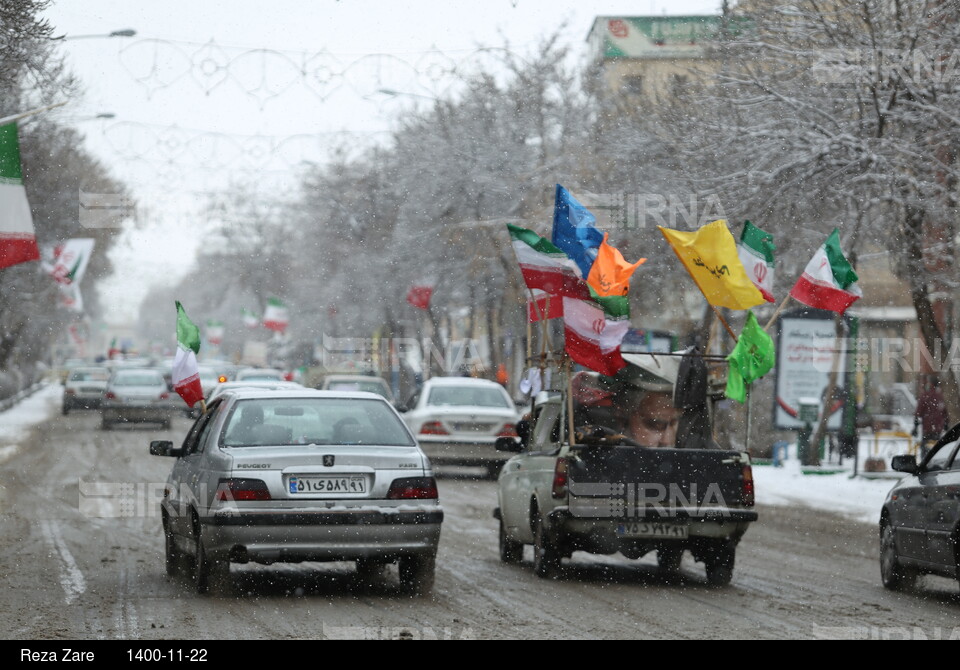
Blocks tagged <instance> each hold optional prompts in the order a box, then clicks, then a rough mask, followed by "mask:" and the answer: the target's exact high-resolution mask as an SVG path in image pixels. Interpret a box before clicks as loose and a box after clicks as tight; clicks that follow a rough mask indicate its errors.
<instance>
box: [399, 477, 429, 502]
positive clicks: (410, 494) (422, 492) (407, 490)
mask: <svg viewBox="0 0 960 670" xmlns="http://www.w3.org/2000/svg"><path fill="white" fill-rule="evenodd" d="M438 497H439V495H438V493H437V482H436V480H435V479H434V478H433V477H406V478H404V479H394V480H393V483H392V484H390V490H389V491H388V492H387V499H388V500H425V499H426V500H436V499H437V498H438Z"/></svg>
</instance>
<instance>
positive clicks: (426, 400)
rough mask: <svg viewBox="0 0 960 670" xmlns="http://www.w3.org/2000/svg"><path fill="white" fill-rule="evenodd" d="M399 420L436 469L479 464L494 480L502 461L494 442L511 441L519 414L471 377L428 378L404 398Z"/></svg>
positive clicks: (502, 393)
mask: <svg viewBox="0 0 960 670" xmlns="http://www.w3.org/2000/svg"><path fill="white" fill-rule="evenodd" d="M404 409H405V410H406V412H405V413H404V415H403V420H404V421H406V423H407V426H409V428H410V430H411V431H413V433H414V434H415V435H416V436H417V440H419V442H420V446H421V447H422V448H423V450H424V452H425V453H426V454H427V456H429V457H430V461H431V462H432V463H434V464H436V465H466V466H482V467H485V468H486V469H487V472H488V474H489V476H491V477H496V475H497V474H499V472H500V468H501V466H502V465H503V463H504V462H505V461H506V460H507V458H506V456H505V455H504V454H503V452H498V451H497V450H496V448H495V447H494V443H495V442H496V441H497V438H498V437H516V436H517V431H516V424H517V421H519V420H520V413H519V412H518V411H517V407H516V405H515V404H514V402H513V399H512V398H511V397H510V394H509V393H507V390H506V389H505V388H503V387H502V386H501V385H500V384H497V383H496V382H493V381H490V380H487V379H475V378H473V377H434V378H432V379H428V380H427V381H426V382H424V384H423V387H422V388H421V389H420V390H419V391H418V392H417V393H415V394H414V395H413V397H411V398H410V401H409V402H408V403H407V405H406V407H404Z"/></svg>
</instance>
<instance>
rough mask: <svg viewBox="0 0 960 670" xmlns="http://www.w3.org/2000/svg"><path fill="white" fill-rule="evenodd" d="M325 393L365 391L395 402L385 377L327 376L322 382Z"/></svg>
mask: <svg viewBox="0 0 960 670" xmlns="http://www.w3.org/2000/svg"><path fill="white" fill-rule="evenodd" d="M319 388H320V389H321V390H323V391H365V392H368V393H376V394H377V395H382V396H383V397H384V398H386V399H387V400H388V401H389V402H393V401H394V399H393V392H392V391H391V390H390V386H389V385H388V384H387V382H386V380H385V379H384V378H383V377H373V376H371V375H327V376H326V377H324V378H323V381H322V382H320V386H319Z"/></svg>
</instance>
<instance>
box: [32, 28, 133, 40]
mask: <svg viewBox="0 0 960 670" xmlns="http://www.w3.org/2000/svg"><path fill="white" fill-rule="evenodd" d="M136 34H137V31H136V30H134V29H133V28H121V29H120V30H114V31H113V32H110V33H103V34H99V35H60V36H59V37H51V38H50V39H51V40H57V41H66V40H83V39H91V38H96V37H133V36H134V35H136Z"/></svg>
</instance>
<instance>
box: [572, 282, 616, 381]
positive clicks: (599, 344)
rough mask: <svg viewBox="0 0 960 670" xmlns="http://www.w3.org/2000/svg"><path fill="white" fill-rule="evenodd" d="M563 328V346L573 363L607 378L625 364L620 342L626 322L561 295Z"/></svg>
mask: <svg viewBox="0 0 960 670" xmlns="http://www.w3.org/2000/svg"><path fill="white" fill-rule="evenodd" d="M563 329H564V347H565V349H566V352H567V354H569V356H570V358H572V359H573V360H574V362H576V363H579V364H580V365H582V366H584V367H587V368H589V369H591V370H593V371H595V372H599V373H600V374H602V375H607V376H608V377H612V376H613V375H615V374H617V372H618V371H619V370H622V369H623V368H625V367H626V366H627V362H626V361H625V360H623V356H621V355H620V344H621V343H622V342H623V338H624V337H625V336H626V334H627V331H628V330H629V329H630V322H629V321H617V320H613V319H609V318H607V316H606V314H604V312H603V310H602V309H600V308H599V307H598V306H597V305H595V304H594V303H592V302H588V301H585V300H576V299H574V298H564V299H563Z"/></svg>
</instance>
